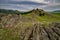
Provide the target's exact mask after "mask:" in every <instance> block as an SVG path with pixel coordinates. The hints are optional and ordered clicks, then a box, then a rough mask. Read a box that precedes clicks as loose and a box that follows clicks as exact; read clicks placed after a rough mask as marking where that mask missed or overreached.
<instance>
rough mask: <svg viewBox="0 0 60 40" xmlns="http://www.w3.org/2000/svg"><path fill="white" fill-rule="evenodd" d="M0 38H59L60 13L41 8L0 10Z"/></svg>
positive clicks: (2, 39)
mask: <svg viewBox="0 0 60 40" xmlns="http://www.w3.org/2000/svg"><path fill="white" fill-rule="evenodd" d="M0 11H1V10H0ZM0 40H60V14H54V13H51V14H50V13H47V12H45V11H44V10H42V9H33V10H30V11H28V12H18V11H17V13H16V11H14V12H12V11H8V12H7V13H6V11H5V13H4V11H3V12H0Z"/></svg>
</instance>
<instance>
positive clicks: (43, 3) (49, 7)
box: [0, 0, 60, 11]
mask: <svg viewBox="0 0 60 40" xmlns="http://www.w3.org/2000/svg"><path fill="white" fill-rule="evenodd" d="M34 8H39V9H44V10H46V11H53V10H60V0H0V9H13V10H19V11H28V10H32V9H34Z"/></svg>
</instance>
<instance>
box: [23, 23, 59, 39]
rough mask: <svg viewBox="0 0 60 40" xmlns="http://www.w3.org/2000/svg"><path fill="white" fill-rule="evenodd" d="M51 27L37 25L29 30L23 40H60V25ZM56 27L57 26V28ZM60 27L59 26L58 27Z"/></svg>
mask: <svg viewBox="0 0 60 40" xmlns="http://www.w3.org/2000/svg"><path fill="white" fill-rule="evenodd" d="M51 25H52V26H50V25H49V27H43V26H42V25H39V24H35V25H34V27H32V28H29V29H27V30H26V31H27V32H25V36H24V39H23V40H60V28H59V27H60V24H56V23H54V24H51ZM55 25H57V26H56V27H55ZM58 25H59V26H58Z"/></svg>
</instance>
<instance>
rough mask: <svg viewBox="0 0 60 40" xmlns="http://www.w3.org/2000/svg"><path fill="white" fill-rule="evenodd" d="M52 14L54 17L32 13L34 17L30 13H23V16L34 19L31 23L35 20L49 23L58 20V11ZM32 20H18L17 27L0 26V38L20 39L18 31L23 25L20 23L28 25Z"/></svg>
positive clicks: (59, 15)
mask: <svg viewBox="0 0 60 40" xmlns="http://www.w3.org/2000/svg"><path fill="white" fill-rule="evenodd" d="M52 14H53V15H54V16H56V17H51V16H48V15H45V16H38V15H35V14H34V17H33V15H32V14H31V13H29V14H24V15H23V16H24V17H26V18H28V19H29V18H31V19H32V20H35V21H34V22H33V23H35V22H40V23H44V24H49V23H51V22H60V14H58V13H55V14H54V13H52ZM33 23H32V22H24V23H23V22H19V23H17V25H16V26H17V27H16V28H14V27H12V28H0V40H22V39H21V38H20V33H21V31H24V27H23V29H22V28H21V27H20V25H22V26H25V27H28V26H30V27H31V26H32V24H33Z"/></svg>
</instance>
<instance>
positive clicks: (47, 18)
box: [23, 13, 60, 23]
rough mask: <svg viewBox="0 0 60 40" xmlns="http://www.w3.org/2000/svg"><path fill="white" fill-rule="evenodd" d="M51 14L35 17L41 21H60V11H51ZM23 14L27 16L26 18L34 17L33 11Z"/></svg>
mask: <svg viewBox="0 0 60 40" xmlns="http://www.w3.org/2000/svg"><path fill="white" fill-rule="evenodd" d="M51 15H52V16H50V15H45V16H38V15H34V19H35V20H36V21H38V22H41V23H52V22H60V13H51ZM23 16H25V17H26V18H30V17H32V16H31V13H30V14H26V15H23Z"/></svg>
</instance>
